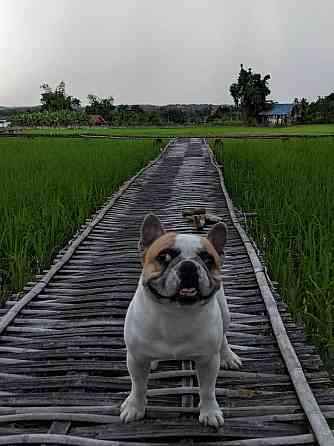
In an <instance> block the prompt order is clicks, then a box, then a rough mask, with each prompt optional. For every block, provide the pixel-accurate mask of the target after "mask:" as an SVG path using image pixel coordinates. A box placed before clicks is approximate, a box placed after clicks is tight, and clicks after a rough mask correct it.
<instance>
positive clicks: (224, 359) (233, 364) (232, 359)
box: [220, 348, 242, 370]
mask: <svg viewBox="0 0 334 446" xmlns="http://www.w3.org/2000/svg"><path fill="white" fill-rule="evenodd" d="M241 365H242V362H241V359H240V358H239V356H238V355H236V354H235V353H233V352H232V350H231V349H230V348H229V349H225V350H222V351H221V353H220V366H221V368H223V369H234V370H235V369H239V368H240V367H241Z"/></svg>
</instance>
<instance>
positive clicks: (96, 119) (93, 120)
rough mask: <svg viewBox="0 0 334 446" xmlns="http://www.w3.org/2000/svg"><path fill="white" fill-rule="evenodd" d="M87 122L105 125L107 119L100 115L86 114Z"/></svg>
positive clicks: (94, 124) (93, 124)
mask: <svg viewBox="0 0 334 446" xmlns="http://www.w3.org/2000/svg"><path fill="white" fill-rule="evenodd" d="M88 122H89V125H92V126H99V125H107V121H106V120H105V119H104V118H103V116H101V115H88Z"/></svg>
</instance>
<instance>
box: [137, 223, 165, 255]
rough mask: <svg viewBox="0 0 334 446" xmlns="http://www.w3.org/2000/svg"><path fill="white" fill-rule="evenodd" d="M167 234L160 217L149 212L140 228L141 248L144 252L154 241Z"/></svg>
mask: <svg viewBox="0 0 334 446" xmlns="http://www.w3.org/2000/svg"><path fill="white" fill-rule="evenodd" d="M163 234H165V231H164V229H163V227H162V225H161V222H160V220H159V218H158V217H157V216H156V215H154V214H147V215H146V217H145V218H144V221H143V223H142V225H141V228H140V240H139V245H138V247H139V250H140V251H141V253H143V252H144V251H145V250H146V249H147V248H148V247H149V246H151V245H152V243H153V242H154V241H155V240H157V239H158V238H159V237H161V236H162V235H163Z"/></svg>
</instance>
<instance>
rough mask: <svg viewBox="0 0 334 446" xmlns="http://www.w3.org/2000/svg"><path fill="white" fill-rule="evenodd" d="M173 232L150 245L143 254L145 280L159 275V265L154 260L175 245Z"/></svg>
mask: <svg viewBox="0 0 334 446" xmlns="http://www.w3.org/2000/svg"><path fill="white" fill-rule="evenodd" d="M175 238H176V234H175V232H167V234H164V235H162V236H161V237H159V238H158V239H157V240H155V242H153V243H152V245H151V246H150V247H149V248H148V249H147V250H146V251H145V252H144V258H143V274H144V278H145V280H149V279H154V278H155V277H159V275H160V274H161V265H160V263H159V262H158V261H157V260H156V259H157V257H158V255H159V254H160V253H161V252H162V251H164V250H165V249H167V248H172V247H173V246H174V245H175Z"/></svg>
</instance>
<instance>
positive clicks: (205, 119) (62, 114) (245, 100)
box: [10, 64, 334, 126]
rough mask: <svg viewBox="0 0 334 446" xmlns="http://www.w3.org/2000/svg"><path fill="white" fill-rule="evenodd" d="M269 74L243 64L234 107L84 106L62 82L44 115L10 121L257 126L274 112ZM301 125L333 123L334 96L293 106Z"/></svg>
mask: <svg viewBox="0 0 334 446" xmlns="http://www.w3.org/2000/svg"><path fill="white" fill-rule="evenodd" d="M270 79H271V76H270V74H265V75H262V74H260V73H256V72H254V71H253V69H252V68H248V69H247V70H246V69H245V68H244V66H243V64H241V67H240V71H239V74H238V78H237V82H234V83H232V84H231V85H230V87H229V92H230V94H231V96H232V98H233V102H234V105H220V106H213V105H210V104H204V105H195V104H194V105H166V106H141V105H127V104H121V105H117V106H116V105H114V98H113V97H112V96H108V97H105V98H100V97H98V96H97V95H94V94H89V95H88V97H87V99H88V103H89V104H88V105H87V106H85V107H82V106H81V102H80V100H79V99H78V98H75V97H73V96H71V95H68V94H67V93H66V86H65V82H63V81H61V82H60V83H59V85H58V86H56V88H54V89H52V88H51V87H50V86H49V84H47V83H44V84H42V85H41V105H40V107H39V110H38V111H36V110H35V108H34V110H33V111H26V112H19V113H14V114H13V115H12V116H11V117H10V120H11V122H12V124H13V125H19V126H71V125H77V126H82V125H89V124H92V123H93V122H94V119H93V120H92V119H91V118H92V117H94V116H102V118H103V120H104V121H105V123H106V124H107V125H112V126H135V125H151V126H164V125H167V126H168V125H200V124H205V125H215V124H217V125H222V124H223V125H229V124H232V125H242V124H247V125H252V124H254V125H255V124H258V123H259V122H260V116H261V115H260V113H261V112H262V111H265V110H269V109H270V108H271V107H272V105H273V104H274V102H273V101H270V100H268V99H267V97H268V96H269V95H270V93H271V91H270V88H269V81H270ZM292 115H293V117H294V121H295V122H296V123H331V122H334V93H331V94H329V95H328V96H325V97H319V98H318V99H317V100H316V101H314V102H311V103H309V102H308V101H307V100H306V99H305V98H302V99H300V100H299V99H298V98H296V99H295V101H294V108H293V111H292Z"/></svg>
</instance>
